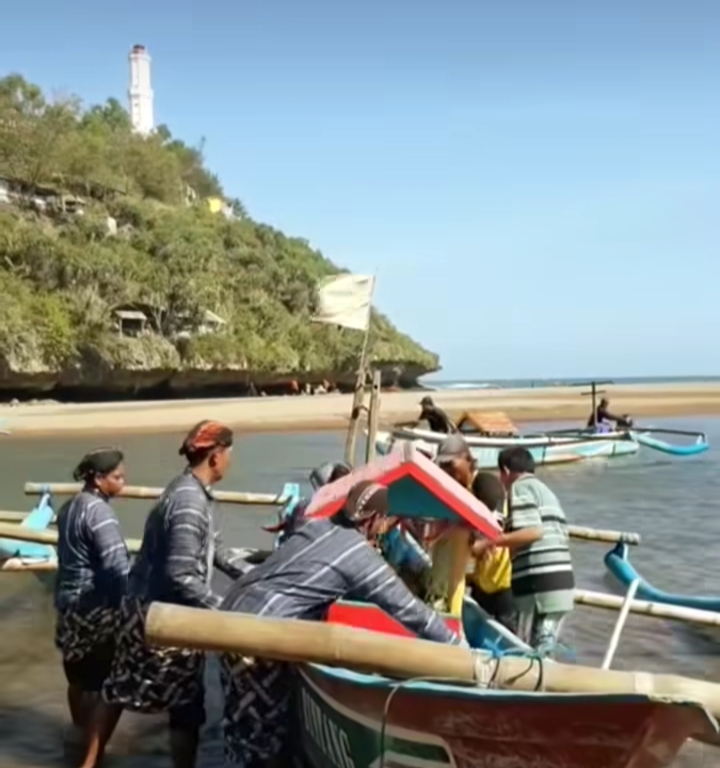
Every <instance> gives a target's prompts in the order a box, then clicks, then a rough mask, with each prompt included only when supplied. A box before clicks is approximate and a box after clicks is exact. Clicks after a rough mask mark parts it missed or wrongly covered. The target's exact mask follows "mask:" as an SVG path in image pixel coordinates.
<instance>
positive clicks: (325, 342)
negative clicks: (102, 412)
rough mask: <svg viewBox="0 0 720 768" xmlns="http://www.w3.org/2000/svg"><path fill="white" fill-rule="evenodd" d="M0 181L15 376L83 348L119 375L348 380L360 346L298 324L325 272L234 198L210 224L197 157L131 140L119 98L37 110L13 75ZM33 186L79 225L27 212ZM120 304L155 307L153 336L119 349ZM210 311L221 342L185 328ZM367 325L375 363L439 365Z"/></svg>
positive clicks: (0, 129) (180, 147)
mask: <svg viewBox="0 0 720 768" xmlns="http://www.w3.org/2000/svg"><path fill="white" fill-rule="evenodd" d="M0 177H3V178H5V179H6V180H7V181H8V186H9V188H10V190H11V192H13V194H12V195H11V198H12V199H11V201H10V203H7V202H6V203H5V204H4V205H3V204H1V203H0V206H1V207H0V288H2V290H3V295H4V296H9V297H10V298H9V301H7V302H6V304H5V306H3V307H2V309H1V310H0V313H1V314H0V322H2V327H1V328H0V353H1V354H2V356H3V357H5V358H6V361H7V362H8V363H9V364H10V365H11V367H13V368H15V367H18V368H20V369H23V370H25V369H28V370H29V369H35V368H38V369H44V370H57V369H59V368H62V367H63V366H65V365H69V364H75V365H77V364H78V361H82V360H83V359H86V358H87V352H88V350H91V351H93V352H94V353H96V354H99V355H101V356H102V357H103V359H106V360H107V361H108V363H111V364H115V365H117V366H118V367H123V366H128V365H133V364H135V365H137V367H143V361H144V363H145V365H147V366H148V367H151V366H153V365H157V364H158V361H159V360H162V361H165V364H168V365H171V364H172V363H173V357H174V355H175V352H176V353H177V357H176V364H177V365H179V367H188V368H193V367H205V368H206V367H238V368H246V369H248V370H252V371H262V372H267V373H288V372H298V373H303V372H308V371H325V372H330V371H336V372H348V371H352V370H354V368H355V366H356V364H357V356H358V352H359V349H360V344H361V338H360V334H359V333H357V332H352V331H341V330H339V329H336V328H330V327H326V326H319V325H316V324H313V323H312V322H311V320H310V318H311V316H312V313H313V309H314V303H315V290H316V285H317V282H318V281H319V280H320V279H321V278H322V277H324V276H326V275H328V274H332V273H335V272H337V271H338V270H337V268H336V267H335V266H334V265H333V264H332V263H331V262H329V261H328V260H327V259H325V258H324V257H323V256H322V255H321V254H320V253H319V252H317V251H314V250H312V249H311V248H310V247H309V246H308V244H307V243H306V242H305V241H303V240H300V239H297V238H290V237H286V236H285V235H283V234H282V233H280V232H278V231H276V230H274V229H272V228H271V227H269V226H266V225H264V224H260V223H257V222H255V221H253V220H252V219H250V218H249V217H247V215H246V213H245V210H244V208H243V206H242V204H241V203H240V202H239V201H237V200H236V201H234V202H233V204H232V208H233V211H234V213H235V216H234V217H233V218H232V219H228V218H226V217H225V216H223V215H221V214H216V213H211V212H210V210H209V207H208V205H207V203H206V201H205V198H207V197H212V196H218V197H219V196H222V194H223V190H222V188H221V185H220V182H219V180H218V178H217V176H215V175H214V174H212V173H210V172H209V171H208V170H207V169H206V168H205V167H204V164H203V156H202V151H201V149H196V148H192V147H188V146H187V145H185V144H184V143H183V142H181V141H178V140H175V139H173V138H172V136H171V134H170V132H169V131H168V130H167V129H166V128H164V127H163V128H160V129H159V130H158V131H157V132H156V133H155V134H154V135H153V136H151V137H148V138H143V137H141V136H137V135H135V134H133V133H132V132H131V130H130V122H129V119H128V115H127V113H126V112H125V110H124V109H123V108H122V107H121V106H120V104H119V103H118V102H117V101H115V100H112V99H111V100H109V101H108V102H107V103H106V104H105V105H102V106H94V107H91V108H89V109H85V110H84V109H83V108H82V107H81V105H80V103H79V101H77V100H76V99H65V100H61V101H53V102H50V101H48V100H46V99H45V97H44V96H43V94H42V92H41V91H40V89H39V88H37V86H34V85H32V84H30V83H27V82H26V81H25V80H24V79H23V78H22V77H20V76H18V75H12V76H10V77H6V78H5V79H4V80H0ZM18 190H19V192H18ZM37 190H41V191H42V193H43V194H45V195H50V196H51V197H52V196H53V195H54V196H55V197H56V198H57V197H58V196H61V195H68V194H74V195H79V196H81V197H82V198H83V200H84V201H85V203H84V213H83V214H82V215H77V214H72V213H68V212H67V210H66V209H65V206H64V205H59V206H49V207H48V206H38V205H36V204H34V203H33V198H35V197H37V194H36V192H37ZM1 199H2V198H0V200H1ZM48 199H49V198H48ZM108 217H112V219H113V220H114V225H115V226H116V229H115V226H113V227H111V228H109V225H108ZM120 305H144V306H148V307H152V308H156V309H157V314H156V316H155V317H154V318H152V320H153V322H152V333H150V334H149V335H145V336H143V337H142V339H138V340H137V342H133V341H128V340H123V341H122V343H120V342H118V331H117V328H116V319H115V317H114V315H113V309H114V308H116V307H118V306H120ZM207 310H211V311H212V312H214V313H216V314H217V315H219V316H220V317H221V318H223V319H224V320H225V321H226V323H227V324H226V326H224V327H223V330H222V331H221V332H220V333H219V334H213V335H204V336H203V335H198V334H197V333H195V332H194V331H197V330H198V329H200V328H201V326H202V323H203V317H204V316H205V313H206V311H207ZM188 328H190V329H191V332H190V333H188V331H187V329H188ZM372 328H373V330H372V334H371V339H372V342H371V354H372V357H373V358H374V359H375V360H376V361H377V362H378V363H386V364H394V363H397V364H399V365H410V366H412V367H414V368H417V369H419V370H422V369H426V370H431V369H435V368H436V367H437V358H436V356H435V355H433V354H431V353H429V352H427V351H426V350H424V349H422V348H421V347H419V346H418V345H417V344H416V343H415V342H413V341H412V340H411V339H409V338H408V337H407V336H405V335H403V334H401V333H399V332H398V331H396V330H395V328H394V327H393V326H392V325H391V324H390V323H389V321H388V320H387V319H386V318H384V317H383V316H381V315H379V314H375V315H374V317H373V326H372ZM168 344H172V347H173V349H174V350H175V352H174V353H173V354H170V355H169V354H168ZM153 345H155V346H157V350H155V351H154V352H152V353H151V350H152V349H153Z"/></svg>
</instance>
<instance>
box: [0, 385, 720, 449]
mask: <svg viewBox="0 0 720 768" xmlns="http://www.w3.org/2000/svg"><path fill="white" fill-rule="evenodd" d="M603 389H605V390H606V391H607V393H608V394H607V396H608V397H609V398H610V400H611V410H612V411H613V412H616V413H619V414H624V413H629V414H631V415H632V416H634V417H635V418H636V419H638V420H641V421H642V419H648V418H653V417H655V418H660V417H671V416H700V415H706V416H711V415H718V414H720V382H706V383H680V384H635V385H613V386H606V387H603ZM581 391H582V390H581V389H580V388H579V387H573V386H565V387H559V386H553V387H531V388H523V389H477V390H467V389H450V390H438V391H435V392H432V393H431V396H432V397H433V399H434V400H435V402H436V403H437V404H438V405H439V406H440V407H442V408H444V409H446V410H447V411H448V412H449V413H450V414H451V415H453V416H455V417H457V416H459V415H460V413H461V412H463V411H472V410H478V411H503V412H505V413H506V414H507V415H508V416H509V417H510V418H512V419H513V420H514V421H516V422H532V421H561V420H562V421H576V422H577V423H578V426H581V425H582V424H584V423H585V422H586V421H587V418H588V415H589V413H590V410H591V402H590V398H589V397H583V396H581ZM426 394H427V392H426ZM421 396H422V391H420V392H418V391H402V392H384V393H383V394H382V399H381V413H380V427H381V428H383V427H387V426H389V425H390V424H392V423H393V422H397V421H402V420H408V419H412V418H416V417H417V415H418V412H419V407H418V403H419V400H420V397H421ZM351 403H352V397H351V396H350V395H335V394H333V395H315V396H286V397H261V398H247V397H245V398H227V399H226V398H223V399H211V400H165V401H144V402H114V403H92V404H82V405H76V404H57V403H47V404H45V403H43V404H37V405H25V404H23V405H17V406H9V405H8V406H0V420H3V421H4V423H3V424H2V426H3V427H6V428H8V429H10V430H11V432H12V434H11V435H10V436H5V437H0V440H12V439H13V437H14V436H17V437H23V436H28V437H31V436H38V437H40V436H46V435H83V434H88V435H91V434H108V433H148V432H183V431H184V430H187V429H189V428H190V427H191V426H192V425H193V424H194V423H196V422H198V421H200V420H201V419H205V418H212V419H218V420H221V421H224V422H226V423H227V424H229V425H232V426H233V427H234V428H236V429H237V431H238V432H240V433H242V432H254V433H257V432H291V431H315V430H317V431H319V430H331V429H333V430H334V429H344V428H346V427H347V424H348V418H349V414H350V408H351Z"/></svg>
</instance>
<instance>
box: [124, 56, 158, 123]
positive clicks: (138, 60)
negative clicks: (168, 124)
mask: <svg viewBox="0 0 720 768" xmlns="http://www.w3.org/2000/svg"><path fill="white" fill-rule="evenodd" d="M128 97H129V99H130V120H131V122H132V127H133V131H135V133H139V134H141V135H142V136H148V135H149V134H151V133H152V132H153V131H154V130H155V117H154V115H153V92H152V86H151V84H150V54H149V53H148V52H147V51H146V50H145V46H144V45H134V46H133V47H132V50H131V51H130V89H129V90H128Z"/></svg>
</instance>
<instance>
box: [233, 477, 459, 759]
mask: <svg viewBox="0 0 720 768" xmlns="http://www.w3.org/2000/svg"><path fill="white" fill-rule="evenodd" d="M387 511H388V491H387V488H386V487H385V486H383V485H379V484H376V483H371V482H368V481H363V482H359V483H357V484H356V485H355V486H353V488H352V489H351V490H350V492H349V493H348V497H347V501H346V503H345V505H344V506H343V508H342V509H341V510H340V511H339V512H338V513H336V514H335V515H334V516H333V517H332V518H329V519H328V518H311V519H309V520H308V521H307V522H305V523H304V524H303V525H301V526H299V527H297V528H296V529H295V530H294V531H293V533H292V534H291V535H290V536H289V537H288V539H287V541H286V542H285V543H284V544H283V545H282V546H281V547H279V548H278V549H277V550H275V552H273V553H272V554H271V555H270V557H268V559H267V560H265V562H264V563H263V564H262V565H259V566H258V567H257V568H255V569H253V570H252V571H250V573H248V574H247V575H245V576H244V577H243V578H242V579H239V580H238V581H236V582H235V583H234V584H233V585H232V587H231V588H230V590H229V591H228V594H227V596H226V597H225V600H224V601H223V604H222V606H221V609H222V610H225V611H234V612H238V613H251V614H255V615H257V616H272V617H276V618H285V619H304V620H317V621H319V620H321V619H323V618H324V616H325V614H326V611H327V609H328V608H329V607H330V605H331V604H332V603H334V602H335V601H336V600H338V599H341V598H344V597H352V598H353V599H355V600H361V601H365V602H369V603H374V604H375V605H378V606H379V607H380V608H382V609H384V610H385V611H386V612H387V613H388V614H389V615H390V616H392V617H393V618H395V619H396V620H397V621H399V622H400V623H401V624H403V625H404V626H405V627H407V628H408V629H409V630H410V631H411V632H413V633H415V634H416V635H418V636H419V637H421V638H424V639H426V640H434V641H436V642H440V643H459V642H460V639H459V638H458V637H457V636H456V635H455V634H454V633H453V632H452V631H451V630H450V629H449V628H448V627H447V625H446V624H445V622H444V621H443V620H442V618H440V617H439V616H438V615H437V614H436V613H434V612H433V611H432V610H431V609H430V608H428V607H427V606H425V605H424V604H423V603H422V602H420V601H419V600H418V599H417V598H416V597H415V596H414V595H413V594H412V593H411V592H410V591H409V590H408V588H407V587H406V586H405V584H403V582H402V580H401V579H400V577H399V576H398V575H397V574H396V573H395V572H394V571H393V570H392V568H391V567H390V566H389V565H388V564H387V563H386V562H385V561H384V560H383V558H382V556H381V555H380V554H379V552H378V551H377V550H376V548H375V546H374V545H375V544H376V542H377V536H378V534H379V533H380V532H381V531H382V529H383V527H384V525H385V518H386V515H387ZM291 669H292V668H291V667H289V666H288V665H286V664H282V663H279V662H272V661H267V660H263V659H252V660H251V659H246V658H243V657H241V656H237V655H232V654H224V655H222V656H221V673H220V674H221V681H222V685H223V692H224V694H225V717H224V728H225V734H224V735H225V756H226V759H227V760H228V761H229V762H231V763H238V764H240V765H242V766H243V768H269V766H284V765H288V764H289V763H288V762H287V759H288V756H289V755H290V754H291V753H292V744H291V742H292V739H291V738H290V727H289V720H290V713H289V707H290V696H291V691H292V687H293V686H292V677H291V675H292V672H291Z"/></svg>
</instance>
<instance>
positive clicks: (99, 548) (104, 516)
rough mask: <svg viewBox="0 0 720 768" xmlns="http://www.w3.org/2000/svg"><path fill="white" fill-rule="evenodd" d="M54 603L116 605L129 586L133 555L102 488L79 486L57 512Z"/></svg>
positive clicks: (64, 606)
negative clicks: (99, 490)
mask: <svg viewBox="0 0 720 768" xmlns="http://www.w3.org/2000/svg"><path fill="white" fill-rule="evenodd" d="M57 528H58V547H57V551H58V571H57V577H56V580H55V607H56V608H57V609H58V610H59V611H63V610H66V609H68V608H73V609H77V610H81V611H87V610H91V609H93V608H99V607H108V608H117V607H119V605H120V601H121V599H122V597H123V596H124V594H125V592H126V590H127V579H128V568H129V556H128V551H127V546H126V544H125V540H124V539H123V537H122V533H121V532H120V525H119V524H118V519H117V517H116V516H115V513H114V512H113V510H112V507H111V506H110V505H109V504H108V502H107V500H106V499H105V498H104V497H103V496H101V495H100V494H99V493H93V492H92V491H86V490H84V491H81V492H80V493H78V494H77V496H74V497H73V498H72V499H70V501H68V502H66V503H65V504H64V505H63V506H62V507H61V509H60V511H59V512H58V515H57Z"/></svg>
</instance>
